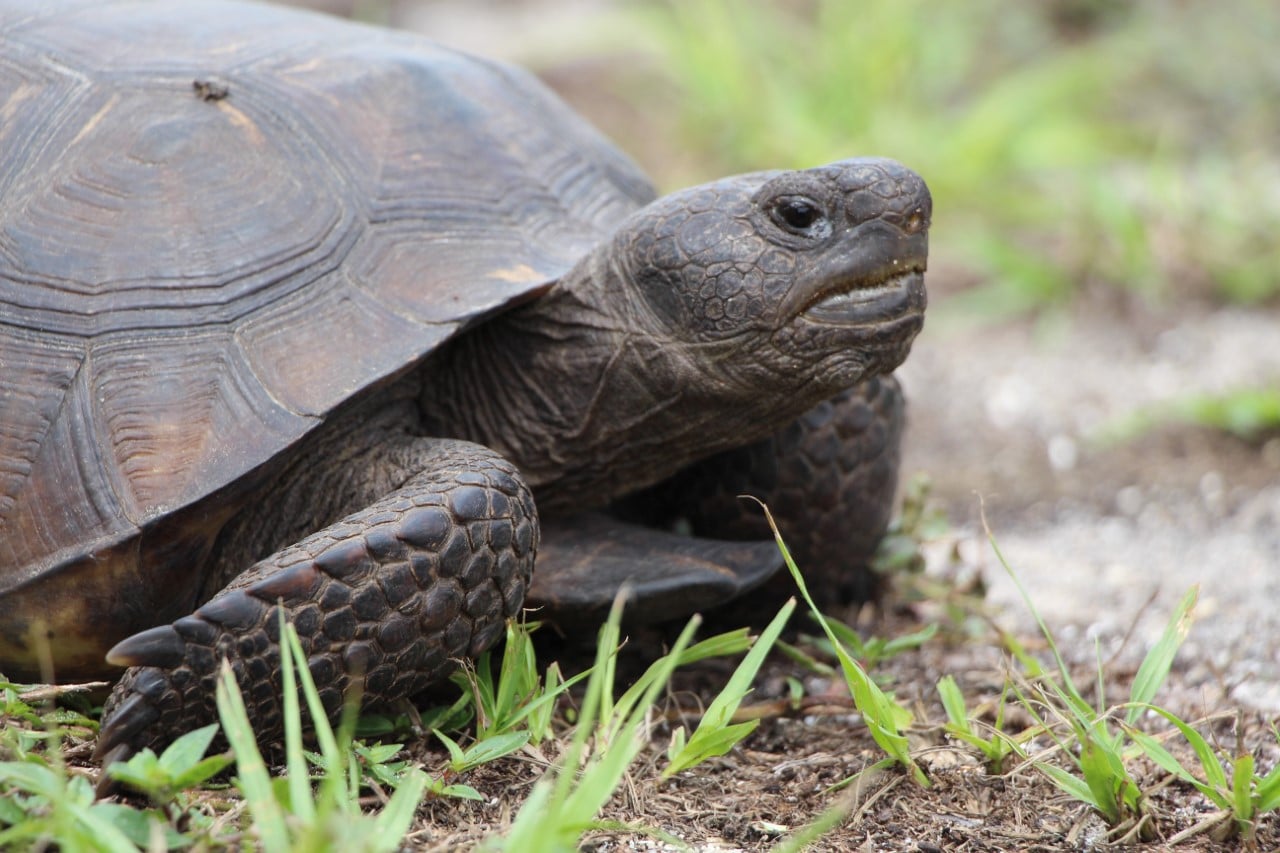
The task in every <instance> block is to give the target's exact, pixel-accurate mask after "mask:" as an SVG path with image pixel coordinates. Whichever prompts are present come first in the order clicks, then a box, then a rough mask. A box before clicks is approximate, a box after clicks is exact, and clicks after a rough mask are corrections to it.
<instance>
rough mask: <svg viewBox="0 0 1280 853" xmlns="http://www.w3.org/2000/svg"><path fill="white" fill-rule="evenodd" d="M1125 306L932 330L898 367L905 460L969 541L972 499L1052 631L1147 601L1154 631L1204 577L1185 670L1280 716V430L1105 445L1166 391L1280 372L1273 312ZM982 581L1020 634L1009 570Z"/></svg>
mask: <svg viewBox="0 0 1280 853" xmlns="http://www.w3.org/2000/svg"><path fill="white" fill-rule="evenodd" d="M1118 313H1119V312H1107V311H1104V310H1102V309H1101V308H1100V307H1099V306H1096V305H1094V306H1087V307H1086V308H1085V309H1084V310H1083V311H1082V312H1081V313H1079V314H1077V315H1076V316H1073V317H1069V318H1064V320H1063V322H1062V323H1061V324H1059V325H1057V326H1056V327H1054V328H1050V329H1043V328H1042V329H1039V330H1037V327H1036V326H1035V325H1034V324H1031V323H1027V322H1023V323H1014V324H1009V325H1004V326H999V327H994V328H993V327H990V326H984V327H980V328H969V329H961V330H947V329H945V328H943V329H939V330H936V331H935V330H933V329H929V330H927V331H926V333H925V334H924V335H923V336H922V337H921V339H920V340H919V343H918V344H917V347H916V349H915V351H914V352H913V354H912V356H911V359H910V360H909V361H908V363H907V364H906V366H905V367H904V368H903V369H902V371H901V375H902V376H903V378H904V381H905V383H906V385H907V388H908V391H909V393H910V394H911V399H912V405H913V408H912V410H911V427H910V434H909V452H908V455H907V464H906V469H907V470H908V471H909V472H910V471H923V472H927V473H928V474H929V476H930V477H931V478H932V480H933V482H934V484H935V495H936V496H937V497H938V498H940V499H941V500H943V501H944V502H945V503H946V504H947V505H948V507H949V508H950V510H951V513H952V517H953V518H954V519H956V520H958V521H961V522H964V523H965V524H966V526H967V529H969V530H972V531H975V532H977V531H980V524H979V519H978V512H979V510H978V507H979V496H980V497H981V498H982V500H983V501H985V505H986V510H987V516H988V519H989V521H990V523H991V526H992V528H993V531H994V533H995V535H996V537H997V539H998V542H999V544H1000V546H1001V548H1002V550H1003V551H1004V553H1005V555H1006V556H1007V557H1008V559H1009V561H1010V562H1011V563H1012V564H1013V566H1014V568H1015V569H1016V570H1017V571H1018V573H1019V575H1020V577H1021V578H1022V580H1023V582H1024V583H1025V585H1026V586H1027V588H1028V589H1029V591H1030V592H1031V594H1032V596H1033V598H1034V599H1035V601H1036V603H1037V605H1038V606H1039V607H1040V609H1041V611H1042V613H1043V615H1044V616H1045V617H1046V619H1048V620H1049V621H1050V622H1051V623H1052V624H1053V625H1054V626H1055V627H1061V628H1063V629H1070V630H1072V631H1079V632H1084V633H1086V634H1088V635H1090V636H1098V637H1100V638H1103V639H1115V638H1117V637H1119V636H1121V635H1122V634H1123V633H1124V632H1125V630H1126V629H1127V627H1128V625H1129V624H1130V622H1131V621H1132V620H1133V619H1134V618H1135V616H1137V615H1138V613H1139V612H1140V610H1141V609H1142V606H1143V604H1144V602H1146V601H1147V599H1148V598H1149V597H1150V596H1151V594H1152V593H1153V592H1157V591H1158V594H1157V597H1156V601H1155V603H1154V605H1153V606H1152V607H1151V608H1150V610H1149V612H1148V613H1147V614H1146V615H1145V617H1144V618H1143V619H1142V620H1141V622H1140V623H1139V626H1138V632H1137V636H1139V637H1141V638H1143V639H1146V640H1148V641H1150V640H1154V638H1155V637H1156V636H1158V634H1159V632H1160V630H1161V629H1162V627H1163V621H1164V618H1165V615H1166V614H1167V613H1168V612H1169V610H1170V609H1171V608H1172V606H1173V604H1174V603H1176V601H1177V600H1178V599H1179V598H1180V597H1181V596H1182V595H1183V594H1184V593H1185V592H1186V590H1187V589H1188V588H1189V587H1190V586H1191V585H1192V584H1199V585H1200V588H1201V599H1200V606H1199V608H1198V610H1197V613H1198V616H1199V619H1198V622H1197V624H1196V627H1195V628H1194V629H1193V632H1192V634H1191V636H1190V638H1189V640H1188V642H1187V645H1186V646H1185V647H1184V652H1183V657H1182V659H1183V660H1184V661H1185V662H1187V664H1188V666H1189V668H1190V669H1189V672H1188V675H1189V676H1190V675H1194V676H1195V677H1207V676H1208V675H1209V674H1210V673H1212V674H1214V675H1215V677H1216V676H1218V675H1220V676H1221V677H1223V678H1225V679H1227V680H1228V681H1230V682H1240V683H1239V685H1238V686H1237V687H1235V689H1234V692H1233V695H1234V697H1235V698H1236V699H1238V700H1240V701H1244V702H1247V703H1248V704H1254V705H1258V706H1260V707H1263V708H1266V709H1269V710H1271V711H1273V712H1275V711H1280V679H1278V675H1280V668H1278V664H1277V661H1278V660H1280V656H1278V655H1277V637H1278V636H1280V631H1278V630H1277V629H1278V628H1280V613H1278V612H1277V604H1278V603H1280V439H1276V438H1272V439H1271V440H1270V441H1267V442H1265V443H1262V444H1260V445H1250V444H1246V443H1245V442H1242V441H1240V440H1238V439H1235V438H1232V437H1229V436H1223V435H1219V434H1216V433H1211V432H1209V431H1207V430H1203V429H1200V428H1196V427H1190V426H1184V425H1176V424H1175V425H1169V426H1166V427H1165V428H1162V429H1159V430H1157V431H1156V432H1154V433H1150V434H1147V435H1145V436H1143V437H1141V438H1139V439H1136V440H1133V441H1128V442H1123V443H1120V444H1115V445H1108V444H1106V443H1105V442H1102V441H1099V439H1098V436H1099V435H1100V434H1102V433H1103V431H1104V430H1105V428H1106V427H1107V426H1108V425H1110V424H1114V423H1116V422H1117V421H1118V420H1120V419H1122V418H1123V417H1124V416H1126V415H1129V414H1131V413H1133V412H1134V411H1137V410H1139V409H1141V408H1143V407H1147V406H1151V405H1155V404H1157V403H1158V402H1159V401H1162V400H1167V399H1169V398H1171V397H1173V396H1176V395H1181V394H1189V393H1195V392H1212V391H1222V390H1226V389H1229V388H1235V387H1242V386H1250V385H1254V386H1256V385H1264V384H1265V383H1268V382H1270V383H1274V382H1276V381H1277V380H1280V337H1278V333H1277V329H1280V317H1278V316H1277V314H1276V312H1275V311H1265V310H1246V309H1196V308H1190V309H1187V310H1182V311H1180V312H1178V313H1177V314H1174V315H1170V316H1166V317H1158V316H1155V315H1153V314H1150V313H1148V314H1145V315H1144V316H1142V317H1141V318H1139V319H1132V318H1128V317H1124V316H1117V314H1118ZM973 544H974V546H975V548H974V552H973V553H975V556H976V558H978V559H983V558H985V559H987V560H988V561H989V562H990V557H989V556H987V555H988V554H989V552H988V551H987V550H986V549H985V548H981V549H979V548H977V547H976V546H977V544H978V543H977V541H975V542H974V543H973ZM987 577H988V579H989V581H990V582H991V585H992V589H991V599H992V601H993V603H995V604H996V605H997V606H998V607H999V609H1000V610H1001V611H1002V612H1004V613H1006V614H1007V616H1008V618H1009V619H1010V620H1011V621H1012V622H1013V623H1014V624H1017V625H1021V626H1022V627H1024V628H1025V627H1029V626H1030V623H1029V621H1028V617H1027V615H1026V611H1025V609H1024V608H1022V607H1021V606H1020V604H1019V603H1018V601H1017V594H1016V591H1015V590H1014V588H1013V584H1012V583H1011V582H1010V581H1009V580H1008V579H1007V577H1006V576H1005V574H1004V572H1003V571H1002V570H1000V569H999V567H998V566H996V565H992V566H991V569H990V570H989V571H988V572H987ZM1140 650H1141V647H1135V651H1140ZM1201 670H1203V671H1201Z"/></svg>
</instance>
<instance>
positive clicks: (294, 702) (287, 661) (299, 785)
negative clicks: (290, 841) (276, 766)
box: [277, 607, 316, 824]
mask: <svg viewBox="0 0 1280 853" xmlns="http://www.w3.org/2000/svg"><path fill="white" fill-rule="evenodd" d="M277 613H278V615H279V619H278V625H277V627H278V629H279V632H280V633H279V636H280V637H282V638H283V637H285V636H286V631H287V627H286V620H285V614H284V607H279V608H278V609H277ZM295 663H296V661H295V656H294V653H293V647H292V646H290V645H289V644H288V643H281V644H280V684H281V690H282V692H281V694H280V699H281V703H282V707H281V713H282V715H283V717H284V754H285V767H286V769H287V772H286V774H285V779H286V783H287V785H288V789H289V808H290V809H291V810H292V811H293V813H294V814H295V815H297V817H298V819H299V820H300V821H302V823H304V824H311V823H314V822H315V818H316V811H315V800H314V799H313V798H312V795H311V777H310V773H309V771H308V769H307V758H306V756H305V755H304V754H303V751H302V708H301V707H300V706H299V704H298V688H297V677H296V675H295V674H294V665H295ZM300 665H302V666H305V665H306V662H305V658H303V660H302V662H301V664H300Z"/></svg>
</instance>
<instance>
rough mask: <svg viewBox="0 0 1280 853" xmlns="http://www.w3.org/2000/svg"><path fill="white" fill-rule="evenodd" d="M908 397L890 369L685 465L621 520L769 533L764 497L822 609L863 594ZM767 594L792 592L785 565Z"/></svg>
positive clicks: (893, 483) (871, 584) (885, 519)
mask: <svg viewBox="0 0 1280 853" xmlns="http://www.w3.org/2000/svg"><path fill="white" fill-rule="evenodd" d="M905 409H906V404H905V399H904V397H903V394H902V389H901V386H900V385H899V384H898V381H897V380H896V379H894V378H893V377H892V376H883V377H877V378H874V379H870V380H867V381H865V382H862V383H861V384H859V385H856V386H854V387H853V388H850V389H849V390H847V391H844V392H842V393H841V394H838V395H837V396H835V397H833V398H832V399H830V400H827V401H826V402H823V403H820V404H819V405H818V406H816V407H814V408H813V409H811V410H809V411H808V412H806V413H805V414H804V415H802V416H801V417H799V418H798V419H796V420H795V421H794V422H792V423H791V424H790V425H788V426H786V427H784V428H782V429H781V430H779V431H778V432H777V433H775V434H774V435H772V436H770V437H769V438H766V439H764V440H762V441H759V442H756V443H755V444H751V445H748V446H746V447H741V448H737V449H735V450H729V451H725V452H724V453H720V454H717V455H715V456H712V457H710V458H708V459H705V460H703V461H702V462H699V463H697V464H695V465H692V466H690V467H689V468H686V469H685V470H684V471H682V472H680V473H679V474H677V475H676V476H675V477H673V478H672V479H670V480H668V481H666V482H664V483H661V484H659V485H658V486H656V487H654V488H653V489H651V490H648V491H645V492H641V493H640V494H638V495H633V496H631V497H629V498H627V499H626V500H625V501H624V502H623V503H622V505H621V512H622V514H623V515H624V517H627V518H635V519H641V520H644V521H646V522H647V523H651V524H652V523H657V524H663V523H669V522H670V520H671V519H673V518H683V519H685V520H687V521H688V523H689V525H690V527H691V528H692V529H693V532H694V533H695V534H697V535H698V536H707V537H713V538H718V539H736V540H750V539H763V540H772V539H773V533H772V531H771V530H770V529H769V525H768V523H767V522H766V520H765V518H764V514H763V513H761V512H760V508H759V507H757V506H756V505H755V504H753V503H751V502H750V501H744V500H742V499H741V497H740V496H741V495H752V496H754V497H757V498H759V499H760V500H762V501H764V502H765V503H766V504H767V505H768V506H769V509H770V511H771V512H772V513H773V516H774V519H775V520H776V521H777V523H778V528H779V531H780V532H781V533H782V537H783V539H784V540H785V541H786V543H787V548H788V549H789V550H790V551H791V553H792V554H793V555H794V557H795V559H796V564H797V565H798V566H799V567H800V570H801V571H803V572H804V574H805V577H806V579H807V580H806V585H807V586H808V587H809V590H810V592H811V593H812V594H813V596H814V598H815V599H816V600H817V602H818V604H819V606H824V607H825V606H829V605H831V604H836V603H839V604H847V603H850V602H860V601H869V600H872V599H874V598H876V597H877V596H878V594H879V592H880V586H881V579H880V577H879V576H878V575H877V574H876V573H875V572H873V571H872V570H871V569H870V561H871V558H872V557H873V556H874V555H875V551H876V547H877V545H878V544H879V542H880V539H881V537H882V536H884V532H885V530H886V528H887V527H888V524H889V520H890V518H891V517H892V513H893V498H894V492H895V491H896V488H897V482H898V463H899V458H900V446H901V442H902V432H903V428H904V425H905ZM774 583H775V581H771V582H770V583H769V584H768V585H767V586H766V588H765V589H766V593H765V598H766V599H767V600H770V601H771V600H779V597H780V596H781V597H785V596H786V595H788V594H790V593H789V590H790V589H791V588H792V584H791V580H790V578H789V577H788V576H787V573H785V572H782V573H780V575H779V576H778V578H777V579H776V583H778V584H781V586H778V587H775V586H774Z"/></svg>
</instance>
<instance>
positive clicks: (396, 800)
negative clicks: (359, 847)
mask: <svg viewBox="0 0 1280 853" xmlns="http://www.w3.org/2000/svg"><path fill="white" fill-rule="evenodd" d="M427 782H428V779H427V774H426V773H424V772H422V771H421V770H418V769H416V768H415V769H413V770H411V771H409V772H408V773H406V774H405V778H402V779H401V781H400V785H399V787H397V788H396V791H395V793H394V794H392V795H391V799H390V800H389V801H388V802H387V804H386V805H385V806H384V807H383V809H382V811H381V812H380V813H379V814H378V816H377V817H376V818H374V821H373V826H374V830H373V845H374V849H375V850H386V851H393V850H398V849H399V848H400V842H401V841H402V840H403V839H404V836H405V833H407V832H408V831H409V827H410V826H411V825H412V824H413V818H414V815H415V814H417V811H418V805H419V804H420V803H421V802H422V797H423V795H424V794H425V793H426V790H427Z"/></svg>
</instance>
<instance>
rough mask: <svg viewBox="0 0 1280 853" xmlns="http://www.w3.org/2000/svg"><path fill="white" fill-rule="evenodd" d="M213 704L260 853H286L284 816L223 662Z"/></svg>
mask: <svg viewBox="0 0 1280 853" xmlns="http://www.w3.org/2000/svg"><path fill="white" fill-rule="evenodd" d="M215 700H216V702H217V705H218V717H219V718H220V719H221V720H222V731H223V732H224V733H225V734H226V737H227V740H228V741H229V742H230V743H231V748H232V750H234V751H235V755H236V771H237V778H238V780H239V787H240V790H241V791H242V792H243V793H244V798H245V802H246V804H247V805H248V807H249V812H250V813H251V814H252V815H253V820H254V826H255V829H256V830H257V833H258V839H259V840H260V841H261V843H262V849H263V850H266V851H267V853H285V851H287V850H289V832H288V829H287V827H286V825H285V819H284V812H283V810H282V809H281V808H280V804H279V802H277V801H276V798H275V792H274V791H273V790H272V788H271V775H270V774H269V773H268V772H267V765H266V763H265V762H263V760H262V753H261V752H259V751H258V743H257V739H256V738H255V736H254V734H253V727H252V726H251V725H250V724H249V714H248V712H247V711H246V710H245V706H244V699H243V697H241V695H240V687H239V685H237V684H236V676H235V673H234V672H233V671H232V670H231V664H229V663H227V662H226V661H225V660H224V661H223V662H222V670H221V672H220V674H219V678H218V683H217V693H216V696H215Z"/></svg>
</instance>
